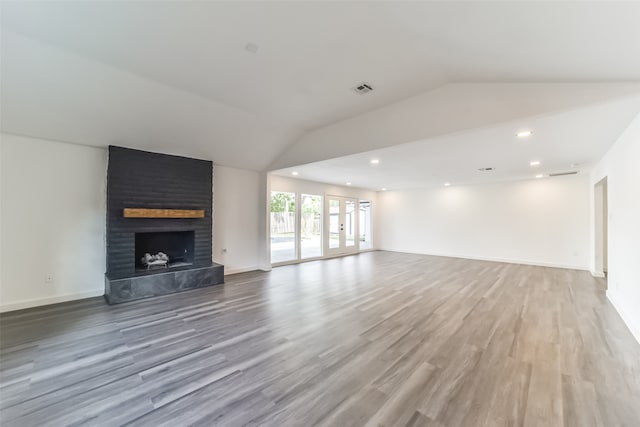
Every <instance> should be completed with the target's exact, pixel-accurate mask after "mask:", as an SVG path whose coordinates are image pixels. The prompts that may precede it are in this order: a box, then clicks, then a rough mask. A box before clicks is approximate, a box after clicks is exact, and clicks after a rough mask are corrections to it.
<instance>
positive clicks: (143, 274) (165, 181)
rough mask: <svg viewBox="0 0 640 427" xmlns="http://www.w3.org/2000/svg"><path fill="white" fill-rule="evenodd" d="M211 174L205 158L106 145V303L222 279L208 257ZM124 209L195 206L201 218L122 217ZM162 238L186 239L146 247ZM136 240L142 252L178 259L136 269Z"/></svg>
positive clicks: (137, 255)
mask: <svg viewBox="0 0 640 427" xmlns="http://www.w3.org/2000/svg"><path fill="white" fill-rule="evenodd" d="M212 175H213V164H212V162H210V161H205V160H198V159H190V158H186V157H179V156H170V155H166V154H158V153H150V152H146V151H139V150H132V149H128V148H122V147H115V146H110V147H109V166H108V172H107V271H106V275H105V298H106V300H107V302H109V304H115V303H120V302H125V301H130V300H135V299H140V298H146V297H151V296H156V295H164V294H168V293H173V292H178V291H182V290H187V289H193V288H199V287H203V286H210V285H215V284H219V283H223V281H224V267H223V266H222V265H219V264H215V263H213V262H212V257H211V255H212V254H211V251H212V215H211V214H212V198H213V193H212ZM124 208H146V209H201V210H204V218H125V217H124V215H123V210H124ZM150 233H151V234H150ZM153 233H158V236H156V237H154V236H153ZM136 236H138V238H137V239H136ZM150 236H151V238H149V237H150ZM165 236H189V239H183V240H184V241H185V242H186V243H182V242H181V240H177V241H176V240H175V239H174V240H173V241H172V243H170V244H167V243H164V245H165V246H162V245H163V244H162V243H159V244H158V245H157V246H158V247H157V248H154V249H149V248H153V247H154V246H153V245H154V243H153V242H167V239H166V238H165ZM141 237H144V239H141ZM141 241H144V242H145V243H144V244H145V245H146V247H145V248H142V250H143V251H147V250H153V251H156V250H157V251H164V252H171V253H167V254H168V255H169V257H170V259H171V261H174V260H175V261H178V262H170V264H169V267H168V268H164V267H155V268H152V269H150V270H146V269H144V268H141V265H140V261H139V256H140V252H141V248H140V247H139V248H138V249H137V250H136V242H138V245H140V244H141V243H140V242H141ZM150 242H151V243H150ZM149 245H151V246H149ZM167 245H168V246H167Z"/></svg>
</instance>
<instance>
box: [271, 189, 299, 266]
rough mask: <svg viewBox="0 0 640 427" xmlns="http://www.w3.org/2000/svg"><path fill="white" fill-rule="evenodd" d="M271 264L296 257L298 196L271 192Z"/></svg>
mask: <svg viewBox="0 0 640 427" xmlns="http://www.w3.org/2000/svg"><path fill="white" fill-rule="evenodd" d="M270 215H271V262H272V263H277V262H284V261H293V260H295V259H297V256H296V195H295V193H286V192H282V191H272V192H271V214H270Z"/></svg>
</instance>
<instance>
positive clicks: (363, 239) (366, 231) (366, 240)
mask: <svg viewBox="0 0 640 427" xmlns="http://www.w3.org/2000/svg"><path fill="white" fill-rule="evenodd" d="M359 225H360V249H371V248H373V242H372V240H371V202H369V201H367V200H360V224H359Z"/></svg>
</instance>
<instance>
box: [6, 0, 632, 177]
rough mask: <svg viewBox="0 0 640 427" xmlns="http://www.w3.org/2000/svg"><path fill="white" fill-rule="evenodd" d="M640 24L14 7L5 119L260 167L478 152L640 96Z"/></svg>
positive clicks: (410, 14) (601, 12)
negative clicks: (423, 145) (516, 126)
mask: <svg viewBox="0 0 640 427" xmlns="http://www.w3.org/2000/svg"><path fill="white" fill-rule="evenodd" d="M639 18H640V4H638V3H632V2H602V3H600V2H584V3H581V2H511V3H507V2H422V3H421V2H170V1H167V2H139V1H131V2H128V1H118V2H63V1H56V2H38V1H30V2H23V1H22V2H13V1H4V2H2V58H1V59H2V64H1V67H2V70H1V71H2V75H1V78H2V105H1V107H2V123H1V124H2V129H3V131H6V132H12V133H18V134H24V135H30V136H35V137H42V138H48V139H57V140H62V141H69V142H73V143H79V144H87V145H96V146H105V145H108V144H117V145H124V146H129V147H135V148H141V149H147V150H153V151H162V152H167V153H174V154H182V155H188V156H195V157H202V158H208V159H213V160H214V161H215V162H217V163H220V164H225V165H228V166H235V167H241V168H247V169H254V170H265V169H276V168H284V167H290V166H294V165H299V164H302V163H312V162H316V161H319V160H327V159H331V158H335V157H341V156H348V155H354V154H357V153H363V152H367V151H370V150H374V149H381V148H384V147H390V146H396V145H399V144H406V143H412V142H416V141H423V142H424V141H427V140H430V139H431V138H434V137H436V136H442V135H447V134H454V133H457V132H462V131H464V132H473V130H474V129H477V130H478V132H479V133H478V138H476V144H475V145H474V146H473V147H471V148H470V149H472V150H478V152H482V151H486V150H487V149H489V148H490V144H489V142H490V141H485V140H484V139H481V138H480V136H481V135H482V131H481V130H482V129H485V128H487V127H491V126H502V125H504V124H505V123H510V122H513V121H517V120H523V122H526V121H527V120H526V119H527V118H529V117H536V116H540V115H545V114H552V113H553V114H555V113H558V112H562V111H569V110H572V109H584V108H586V107H588V106H590V105H594V104H601V105H603V106H606V105H610V102H611V101H612V100H615V99H622V98H625V97H628V96H630V95H632V94H634V93H636V92H638V87H639V86H638V85H637V84H636V83H638V82H640V44H638V43H636V42H635V41H636V40H640V26H638V25H637V22H638V19H639ZM247 45H250V46H249V48H248V49H247ZM363 81H366V82H369V83H371V84H372V85H373V86H374V88H375V90H374V91H373V92H371V93H369V94H366V95H359V94H357V93H355V92H354V91H353V90H352V87H354V86H355V85H357V84H358V83H360V82H363ZM532 83H533V84H532ZM439 106H445V107H446V108H438V107H439ZM603 108H604V107H603ZM612 108H613V107H612ZM630 108H635V107H630ZM607 111H611V114H613V112H615V111H618V110H607ZM606 114H609V113H606ZM398 115H400V116H398ZM421 117H422V118H423V119H424V120H420V118H421ZM616 117H620V116H616ZM403 121H405V122H406V126H402V122H403ZM418 121H420V123H418ZM585 125H586V124H585ZM550 132H552V133H553V130H551V131H550ZM558 132H560V129H558ZM598 147H600V146H598ZM598 147H595V148H593V149H592V150H591V151H593V152H597V151H598V150H599V149H600V148H598ZM469 155H473V152H470V153H469Z"/></svg>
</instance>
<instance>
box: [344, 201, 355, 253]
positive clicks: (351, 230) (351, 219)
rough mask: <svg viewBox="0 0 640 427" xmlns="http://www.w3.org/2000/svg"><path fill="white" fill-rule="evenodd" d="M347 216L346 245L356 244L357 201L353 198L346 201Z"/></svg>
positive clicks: (345, 227)
mask: <svg viewBox="0 0 640 427" xmlns="http://www.w3.org/2000/svg"><path fill="white" fill-rule="evenodd" d="M345 208H346V214H347V216H346V218H345V224H344V229H345V234H346V236H345V239H346V241H345V244H346V246H354V245H355V244H356V202H355V201H353V200H346V201H345Z"/></svg>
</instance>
